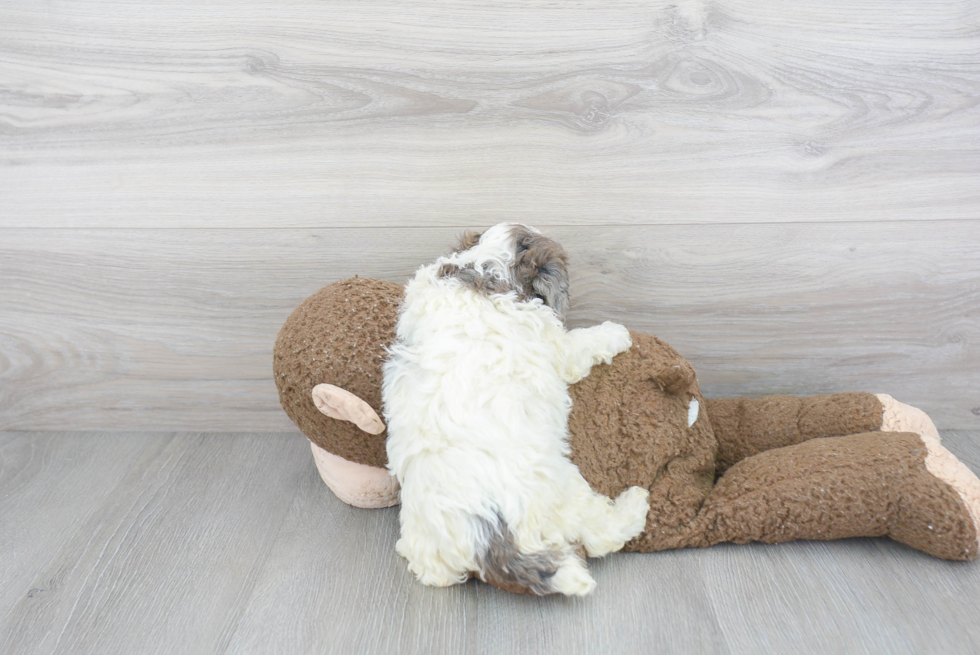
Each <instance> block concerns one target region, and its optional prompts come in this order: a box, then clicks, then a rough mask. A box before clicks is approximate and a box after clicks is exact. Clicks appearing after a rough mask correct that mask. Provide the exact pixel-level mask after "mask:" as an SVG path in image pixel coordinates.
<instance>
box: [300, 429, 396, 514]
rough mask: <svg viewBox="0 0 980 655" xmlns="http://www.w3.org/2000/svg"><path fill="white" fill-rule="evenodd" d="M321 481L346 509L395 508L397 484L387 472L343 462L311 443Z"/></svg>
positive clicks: (374, 467)
mask: <svg viewBox="0 0 980 655" xmlns="http://www.w3.org/2000/svg"><path fill="white" fill-rule="evenodd" d="M310 447H311V448H312V450H313V461H314V462H315V463H316V470H317V471H318V472H319V473H320V477H321V478H323V481H324V482H325V483H326V484H327V486H328V487H330V490H331V491H333V492H334V494H336V496H337V498H340V499H341V500H342V501H344V502H345V503H347V504H348V505H353V506H354V507H363V508H365V509H375V508H378V507H391V506H392V505H397V504H398V502H399V500H398V491H399V487H398V480H397V479H395V476H393V475H391V474H390V473H388V471H387V470H386V469H383V468H380V467H377V466H367V465H365V464H357V463H355V462H351V461H350V460H346V459H344V458H343V457H340V456H339V455H334V454H333V453H331V452H328V451H326V450H324V449H323V448H320V447H319V446H317V445H316V444H315V443H312V442H311V443H310Z"/></svg>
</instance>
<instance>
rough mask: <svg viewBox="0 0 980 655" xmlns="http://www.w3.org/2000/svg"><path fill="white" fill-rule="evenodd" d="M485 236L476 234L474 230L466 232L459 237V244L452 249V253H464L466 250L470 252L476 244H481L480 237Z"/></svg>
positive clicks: (480, 233) (479, 233)
mask: <svg viewBox="0 0 980 655" xmlns="http://www.w3.org/2000/svg"><path fill="white" fill-rule="evenodd" d="M481 236H483V233H482V232H474V231H473V230H466V231H465V232H463V234H462V235H460V237H459V243H457V244H456V246H455V247H454V248H453V249H452V252H463V251H464V250H469V249H470V248H472V247H473V246H475V245H476V244H478V243H480V237H481Z"/></svg>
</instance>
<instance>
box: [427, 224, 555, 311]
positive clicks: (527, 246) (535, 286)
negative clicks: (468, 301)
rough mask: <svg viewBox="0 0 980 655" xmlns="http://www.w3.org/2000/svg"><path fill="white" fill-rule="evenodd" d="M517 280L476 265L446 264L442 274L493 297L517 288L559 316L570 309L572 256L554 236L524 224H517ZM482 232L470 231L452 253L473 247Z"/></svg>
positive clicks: (525, 298)
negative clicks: (569, 270)
mask: <svg viewBox="0 0 980 655" xmlns="http://www.w3.org/2000/svg"><path fill="white" fill-rule="evenodd" d="M512 234H513V236H514V249H515V252H514V263H513V264H512V265H511V276H512V278H513V282H507V281H506V280H501V279H500V278H497V277H495V276H493V275H483V274H481V273H478V272H477V271H476V269H475V268H474V267H473V266H472V265H466V266H459V265H457V264H443V265H442V266H441V267H440V268H439V277H456V278H459V280H460V281H461V282H462V283H463V284H465V285H466V286H468V287H469V288H471V289H473V290H474V291H476V292H477V293H481V294H483V295H486V296H489V295H491V294H495V293H508V292H510V291H516V292H517V295H518V297H519V298H520V300H522V301H528V300H531V299H532V298H540V299H541V300H542V301H543V302H544V304H545V305H547V306H548V307H550V308H551V309H552V310H553V311H554V312H555V314H556V315H557V316H558V318H560V319H562V320H564V319H565V312H567V311H568V304H569V294H568V255H567V254H566V253H565V250H564V249H563V248H562V247H561V246H560V245H558V242H557V241H555V240H554V239H549V238H548V237H546V236H544V235H543V234H541V233H539V232H535V231H534V230H531V229H530V228H528V227H525V226H523V225H515V226H514V227H513V232H512ZM480 236H481V233H478V232H472V231H467V232H464V233H463V235H462V236H461V237H460V239H459V243H458V244H456V247H455V248H453V250H452V252H454V253H455V252H462V251H464V250H469V249H470V248H472V247H473V246H475V245H476V244H477V243H479V241H480Z"/></svg>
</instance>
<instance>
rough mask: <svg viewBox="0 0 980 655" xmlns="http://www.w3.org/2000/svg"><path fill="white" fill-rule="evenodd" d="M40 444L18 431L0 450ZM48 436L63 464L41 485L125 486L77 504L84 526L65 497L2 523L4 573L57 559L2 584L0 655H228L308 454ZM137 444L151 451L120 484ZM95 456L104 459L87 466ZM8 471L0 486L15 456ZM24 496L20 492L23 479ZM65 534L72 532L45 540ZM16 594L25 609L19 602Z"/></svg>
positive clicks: (156, 438)
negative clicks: (56, 535)
mask: <svg viewBox="0 0 980 655" xmlns="http://www.w3.org/2000/svg"><path fill="white" fill-rule="evenodd" d="M123 437H128V439H124V438H123ZM38 438H39V436H38V435H36V434H35V435H24V434H13V435H10V434H9V433H8V434H7V435H4V436H3V441H0V443H3V444H4V445H5V446H8V445H9V444H10V442H11V441H13V442H14V443H15V444H16V443H19V442H23V441H24V440H25V439H27V440H34V439H38ZM41 440H42V441H44V442H46V443H47V444H49V449H50V450H51V457H50V459H49V460H47V461H48V462H50V463H48V464H47V466H45V467H43V468H42V470H41V471H40V472H38V473H37V474H36V476H35V477H36V478H41V477H42V476H44V477H45V480H44V481H45V482H46V483H47V484H48V485H52V486H58V485H61V484H70V485H71V486H68V487H62V488H61V489H60V491H61V494H63V495H66V496H69V497H71V495H72V494H76V493H77V494H84V493H85V492H84V487H83V486H82V485H81V484H79V483H78V482H77V479H78V478H81V479H82V482H83V483H87V484H88V485H92V484H97V483H98V482H99V481H102V480H108V481H110V482H111V483H112V485H113V486H112V491H111V493H109V494H104V493H103V494H101V495H82V496H81V497H80V498H78V499H74V500H73V501H72V502H73V504H74V505H75V506H78V507H80V509H81V510H83V513H82V515H81V516H80V517H79V518H77V519H74V518H73V519H66V518H64V517H63V514H64V513H65V512H66V508H65V507H63V506H62V505H61V503H62V502H63V501H62V500H61V499H60V498H59V497H58V496H57V495H55V494H49V495H47V496H45V497H41V499H39V500H35V499H32V498H30V497H28V496H27V494H22V493H18V494H16V497H15V500H14V501H13V502H14V505H15V507H17V508H18V509H19V510H20V511H21V512H27V511H30V512H32V514H31V515H30V516H29V517H17V518H16V519H14V518H11V517H10V516H9V515H8V514H7V513H6V512H4V513H3V514H2V515H0V533H3V534H6V533H7V531H8V529H9V528H10V527H11V522H15V523H14V525H13V527H15V528H17V530H16V532H14V533H13V535H14V537H13V539H12V540H11V542H12V543H9V544H8V547H7V548H5V549H4V551H3V554H2V555H0V557H2V558H3V560H4V562H5V566H4V568H5V569H6V568H7V567H6V562H8V561H9V562H17V561H18V560H20V559H21V558H22V557H30V558H32V559H34V560H42V559H43V561H44V562H45V566H44V567H43V568H42V569H39V571H38V572H37V574H36V575H35V576H34V577H33V579H32V580H31V582H29V583H27V584H26V585H25V584H24V583H22V581H21V580H20V579H19V578H16V579H8V578H7V576H6V575H4V587H5V588H6V589H5V592H4V596H3V598H4V599H5V602H4V605H3V607H2V608H0V617H2V618H0V652H3V653H29V652H71V653H75V652H105V653H108V652H118V653H138V652H159V653H165V652H170V653H217V652H222V651H223V650H224V649H225V647H226V645H227V643H228V640H229V639H230V637H231V634H232V632H233V631H234V627H235V625H236V623H237V620H238V617H239V615H240V613H241V608H242V605H243V603H244V601H245V599H247V598H248V597H249V595H250V594H251V592H252V586H253V585H254V583H255V579H256V575H257V573H258V572H259V570H260V569H261V567H262V564H263V562H264V560H265V558H266V556H267V554H268V552H269V549H270V548H271V546H272V544H273V542H274V540H275V537H276V534H277V532H278V529H279V525H280V524H281V523H282V519H283V516H284V512H285V511H286V509H287V508H288V507H289V506H290V504H291V500H292V496H293V494H294V493H295V489H296V486H297V476H300V477H302V476H303V474H304V473H305V466H306V464H307V462H306V459H307V458H306V457H304V456H303V455H304V454H303V453H301V452H299V450H298V449H295V448H294V449H289V448H286V449H284V448H283V444H284V441H286V438H284V437H282V436H279V437H269V436H268V435H261V434H252V435H234V436H225V437H223V438H218V437H214V438H212V437H211V436H210V435H204V434H181V435H168V434H152V435H147V434H130V435H118V436H116V435H106V434H101V433H96V434H89V435H85V437H84V438H82V437H80V436H77V435H75V436H73V435H62V434H58V435H56V436H49V435H44V436H43V438H42V439H41ZM296 440H298V437H295V438H293V439H289V441H291V442H294V443H295V441H296ZM127 441H132V442H133V443H134V444H138V445H139V446H140V450H141V452H140V457H139V459H138V461H136V462H133V463H132V465H131V466H129V467H128V470H126V468H123V469H122V470H123V471H124V474H123V475H121V476H120V475H118V469H119V467H120V465H119V464H118V463H116V462H115V458H116V456H117V453H119V454H123V455H124V454H125V453H126V450H127V449H132V446H130V445H129V444H128V443H127ZM94 448H98V451H99V452H100V454H101V457H98V458H95V457H87V458H81V457H78V453H79V452H80V453H90V452H91V451H92V450H93V449H94ZM5 450H6V448H5ZM76 451H78V452H76ZM307 455H308V453H307ZM63 458H64V459H68V460H69V461H72V460H74V461H75V462H76V466H77V467H78V470H75V471H73V474H72V476H70V477H69V476H64V475H63V474H62V472H61V470H60V469H62V468H63V464H61V463H60V462H61V460H62V459H63ZM129 459H130V460H132V458H131V457H130V458H129ZM122 461H123V462H125V461H126V460H125V459H122ZM2 465H3V469H2V470H0V475H2V476H3V477H0V479H4V478H5V477H6V476H8V475H10V476H17V475H19V466H18V462H17V461H16V460H6V459H4V460H3V462H2ZM66 478H67V479H66ZM38 483H39V482H34V481H32V484H35V485H36V484H38ZM13 486H14V491H18V489H19V487H20V485H18V484H17V480H16V477H15V480H14V484H13ZM83 517H84V518H83ZM55 530H58V531H61V532H66V533H67V535H66V536H65V537H63V538H62V539H60V540H49V539H46V538H44V536H45V534H46V533H49V532H52V531H55ZM25 587H26V588H25ZM10 596H13V597H14V598H15V602H13V603H9V604H8V603H7V602H6V599H8V598H9V597H10Z"/></svg>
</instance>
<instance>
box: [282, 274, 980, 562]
mask: <svg viewBox="0 0 980 655" xmlns="http://www.w3.org/2000/svg"><path fill="white" fill-rule="evenodd" d="M401 297H402V287H400V286H398V285H396V284H392V283H388V282H380V281H377V280H370V279H363V278H354V279H352V280H345V281H342V282H337V283H334V284H332V285H329V286H327V287H325V288H324V289H321V290H320V291H319V292H317V293H316V294H314V295H313V296H311V297H310V298H309V299H308V300H307V301H305V302H304V303H303V304H302V305H301V306H300V307H298V308H297V309H296V311H295V312H293V314H292V315H291V316H290V317H289V319H288V320H287V322H286V324H285V325H284V326H283V329H282V332H281V333H280V335H279V339H278V341H277V343H276V352H275V363H274V369H275V378H276V383H277V385H278V387H279V392H280V400H281V401H282V405H283V408H284V409H286V412H287V413H288V414H289V416H290V418H292V419H293V420H294V421H295V422H296V424H297V425H298V426H299V427H300V429H301V430H302V431H303V433H304V434H305V435H306V436H307V437H309V438H310V440H311V441H313V442H314V443H315V444H316V445H317V446H319V447H321V448H324V449H325V450H327V451H329V452H330V453H333V454H336V455H339V456H340V457H343V458H345V459H347V460H350V461H352V462H355V463H358V464H365V465H368V466H373V467H381V466H384V465H385V464H386V458H385V448H384V437H385V433H384V432H382V433H381V434H379V435H370V434H367V433H366V432H364V431H361V430H359V429H357V428H356V427H355V426H354V425H353V424H352V423H349V422H346V421H341V420H337V419H333V418H329V417H327V416H324V415H323V414H321V413H319V412H318V411H317V409H316V407H315V405H314V403H313V401H312V399H311V395H310V394H311V390H312V388H313V386H315V385H316V384H320V383H326V384H332V385H336V386H338V387H341V388H343V389H346V390H348V391H350V392H351V393H354V394H355V395H357V396H359V397H360V398H362V399H364V400H365V401H366V402H367V403H368V404H369V405H370V406H371V407H372V408H374V409H375V410H376V411H377V412H378V413H379V414H380V413H381V407H380V388H381V364H382V362H383V360H384V356H385V347H386V346H388V345H389V344H390V343H392V341H393V340H394V325H395V321H396V319H397V311H398V303H399V300H400V298H401ZM631 335H632V339H633V346H632V347H631V348H630V350H629V351H627V352H625V353H622V354H620V355H618V356H617V357H615V358H614V359H613V361H612V363H611V364H609V365H598V366H595V367H594V368H593V369H592V372H591V373H590V374H589V376H588V377H586V378H585V379H583V380H581V381H579V382H578V383H576V384H574V385H572V386H571V387H570V388H569V393H570V394H571V397H572V401H573V406H572V412H571V415H570V418H569V433H570V437H569V439H570V444H571V448H572V461H573V462H574V463H575V464H576V465H577V466H578V467H579V470H580V471H581V473H582V475H583V476H584V477H585V479H586V480H587V481H588V482H589V484H590V485H591V486H592V488H593V489H594V490H596V491H598V492H600V493H603V494H605V495H607V496H610V497H616V496H617V495H618V494H619V493H620V492H622V491H623V490H624V489H626V488H628V487H630V486H632V485H638V486H642V487H644V488H645V489H648V490H649V491H650V506H651V509H650V512H649V514H648V516H647V523H646V527H645V529H644V530H643V532H642V533H641V534H640V535H639V537H637V538H636V539H634V540H633V541H631V542H630V543H628V544H627V546H626V550H634V551H656V550H664V549H668V548H679V547H692V546H693V547H700V546H710V545H712V544H716V543H721V542H725V541H728V542H736V543H745V542H749V541H764V542H781V541H788V540H791V539H836V538H841V537H854V536H886V535H887V536H890V537H892V538H894V539H896V540H898V541H901V542H903V543H906V544H908V545H910V546H912V547H914V548H918V549H919V550H922V551H924V552H927V553H930V554H932V555H936V556H937V557H943V558H947V559H974V558H975V557H976V556H977V550H978V540H980V530H978V527H980V480H978V479H977V477H976V476H975V475H974V474H973V473H972V472H971V471H970V470H969V469H968V468H967V467H966V466H964V465H963V464H962V463H961V462H959V461H958V460H957V459H956V458H955V457H954V456H953V455H952V454H951V453H949V451H947V450H946V449H945V448H943V447H942V445H941V444H940V443H939V440H938V438H936V437H937V435H936V433H935V427H934V426H933V425H932V424H931V421H929V420H928V417H927V416H926V415H925V414H924V413H922V412H921V411H919V410H916V409H914V408H910V407H908V406H905V405H901V403H897V402H895V401H894V400H893V399H891V398H889V397H888V396H884V395H880V396H873V395H871V394H867V393H846V394H834V395H826V396H811V397H805V398H797V397H793V396H771V397H767V398H758V399H745V398H726V399H711V400H706V399H704V398H703V397H702V396H701V393H700V390H699V388H698V384H697V379H696V376H695V375H694V370H693V368H691V366H690V364H689V363H688V362H686V361H684V359H683V358H682V357H681V356H680V355H679V354H678V353H677V352H676V351H675V350H674V349H673V348H671V347H670V346H669V345H667V344H666V343H664V342H662V341H660V340H659V339H657V338H656V337H654V336H651V335H646V334H642V333H637V332H633V333H631ZM882 399H884V401H883V400H882ZM883 402H884V403H885V404H883ZM883 416H886V417H887V424H886V425H883ZM692 418H693V421H692ZM903 426H904V427H903ZM915 426H919V427H915ZM913 428H914V431H909V430H911V429H913ZM883 430H893V431H883ZM894 430H900V431H894Z"/></svg>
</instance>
